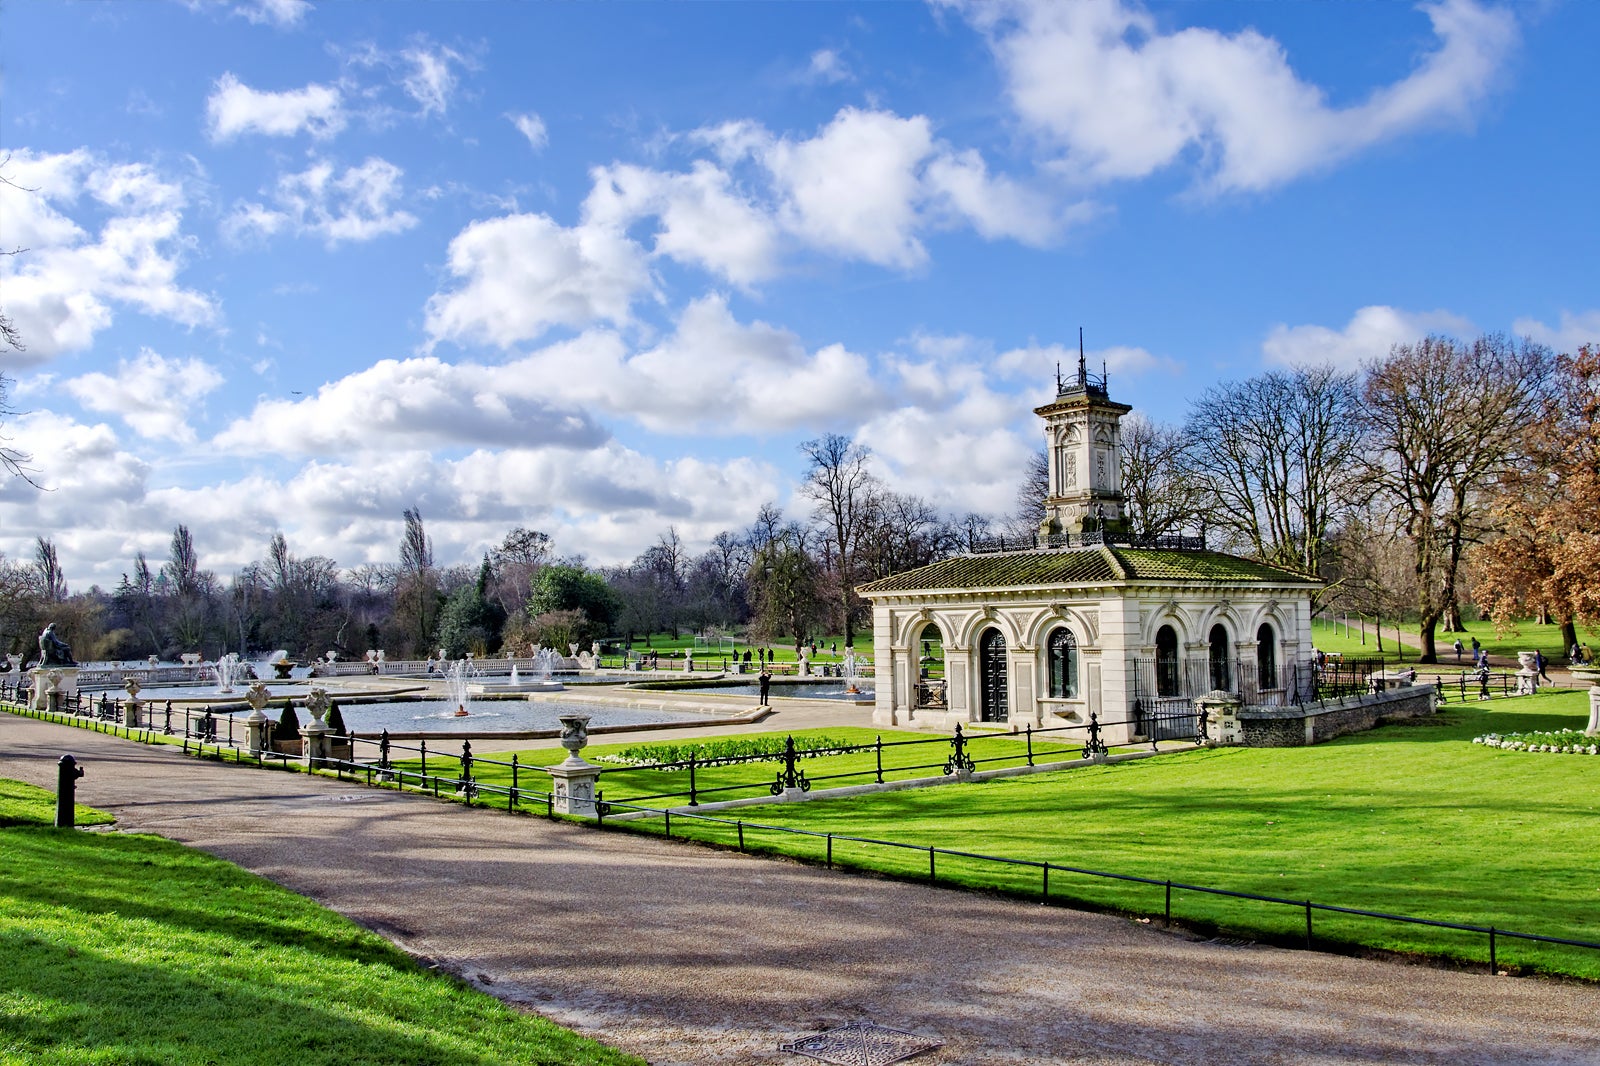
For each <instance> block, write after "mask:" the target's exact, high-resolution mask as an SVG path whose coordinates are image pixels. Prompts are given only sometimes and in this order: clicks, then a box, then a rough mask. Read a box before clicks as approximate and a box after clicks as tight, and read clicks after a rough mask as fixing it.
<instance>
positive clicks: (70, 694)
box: [28, 666, 78, 712]
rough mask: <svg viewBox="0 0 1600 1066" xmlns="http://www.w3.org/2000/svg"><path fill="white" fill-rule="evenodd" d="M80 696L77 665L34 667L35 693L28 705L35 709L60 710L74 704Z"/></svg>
mask: <svg viewBox="0 0 1600 1066" xmlns="http://www.w3.org/2000/svg"><path fill="white" fill-rule="evenodd" d="M77 696H78V668H77V667H76V666H36V667H34V668H33V695H32V696H30V697H29V699H28V707H29V708H30V709H32V710H35V711H54V712H60V711H62V710H63V709H65V708H68V707H70V706H72V704H73V701H74V700H76V698H77Z"/></svg>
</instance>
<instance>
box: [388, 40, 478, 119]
mask: <svg viewBox="0 0 1600 1066" xmlns="http://www.w3.org/2000/svg"><path fill="white" fill-rule="evenodd" d="M400 59H401V62H402V64H403V66H404V69H405V73H404V74H403V75H402V76H401V80H400V84H401V87H402V88H404V89H405V91H406V95H407V96H409V97H411V99H413V100H415V101H416V102H417V106H419V107H420V108H421V109H422V115H423V116H424V117H426V116H428V115H442V114H444V113H445V111H447V110H449V107H450V98H451V96H452V95H453V94H454V93H455V91H456V85H457V80H456V74H455V71H454V70H453V69H452V67H454V66H460V65H462V63H463V59H462V56H461V54H460V53H459V52H456V51H455V50H453V49H450V48H444V47H432V46H430V45H429V44H428V43H427V42H426V41H424V42H420V43H418V44H415V45H413V46H411V47H410V48H406V49H404V50H403V51H401V53H400Z"/></svg>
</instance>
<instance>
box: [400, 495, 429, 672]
mask: <svg viewBox="0 0 1600 1066" xmlns="http://www.w3.org/2000/svg"><path fill="white" fill-rule="evenodd" d="M403 513H404V515H405V523H406V526H405V532H404V533H403V534H402V535H401V537H400V580H399V584H398V587H397V589H396V600H397V603H396V606H397V607H402V606H403V608H404V611H405V613H406V615H407V616H408V617H409V618H410V620H411V622H412V623H413V624H414V625H415V628H414V629H413V631H412V636H413V638H414V639H415V640H416V644H415V645H414V646H413V650H414V651H417V652H424V651H429V650H430V649H429V646H428V638H429V637H430V636H431V635H432V631H433V623H434V620H435V619H436V618H437V616H438V613H439V582H438V575H437V574H436V573H435V572H434V569H433V541H431V540H430V539H428V533H427V530H426V529H424V528H423V525H422V512H421V511H420V510H418V509H417V508H415V507H407V508H406V509H405V511H404V512H403Z"/></svg>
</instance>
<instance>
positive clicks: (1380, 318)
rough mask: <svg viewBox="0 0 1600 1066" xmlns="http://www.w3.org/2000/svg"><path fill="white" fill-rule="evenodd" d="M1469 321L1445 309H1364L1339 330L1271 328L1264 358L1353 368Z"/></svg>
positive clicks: (1463, 328)
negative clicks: (1397, 345)
mask: <svg viewBox="0 0 1600 1066" xmlns="http://www.w3.org/2000/svg"><path fill="white" fill-rule="evenodd" d="M1473 332H1474V330H1473V326H1472V323H1471V322H1469V321H1467V320H1466V319H1464V318H1462V317H1460V316H1459V315H1455V314H1451V313H1450V312H1448V311H1442V310H1441V311H1402V310H1400V309H1399V308H1395V307H1386V306H1383V305H1373V306H1370V307H1363V308H1361V309H1360V310H1359V311H1357V312H1356V313H1355V314H1354V315H1352V316H1351V318H1350V321H1349V322H1347V323H1346V324H1345V326H1344V328H1343V329H1337V330H1336V329H1329V328H1328V327H1327V326H1309V325H1308V326H1289V325H1285V324H1283V323H1281V322H1280V323H1279V324H1278V325H1275V326H1273V327H1272V329H1271V330H1270V331H1269V332H1268V334H1267V339H1266V340H1265V341H1263V342H1262V344H1261V352H1262V354H1263V355H1264V356H1265V357H1266V360H1267V362H1269V363H1276V364H1278V365H1280V366H1307V365H1316V364H1324V363H1325V364H1328V365H1330V366H1335V367H1339V368H1341V369H1345V370H1354V369H1356V368H1358V367H1359V366H1361V364H1362V363H1364V362H1366V361H1368V360H1370V359H1379V358H1382V357H1383V356H1385V355H1388V354H1389V349H1390V348H1391V347H1393V346H1394V345H1396V344H1413V343H1415V342H1417V341H1419V340H1421V339H1422V338H1423V337H1426V336H1427V335H1428V334H1430V333H1449V334H1453V335H1456V336H1465V335H1468V334H1471V333H1473Z"/></svg>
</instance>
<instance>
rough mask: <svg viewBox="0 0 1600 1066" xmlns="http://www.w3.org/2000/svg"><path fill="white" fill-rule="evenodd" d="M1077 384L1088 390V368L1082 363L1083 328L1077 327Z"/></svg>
mask: <svg viewBox="0 0 1600 1066" xmlns="http://www.w3.org/2000/svg"><path fill="white" fill-rule="evenodd" d="M1078 384H1079V385H1082V386H1084V387H1085V388H1088V386H1089V368H1088V366H1087V365H1086V364H1085V363H1084V361H1083V327H1082V326H1079V327H1078Z"/></svg>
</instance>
